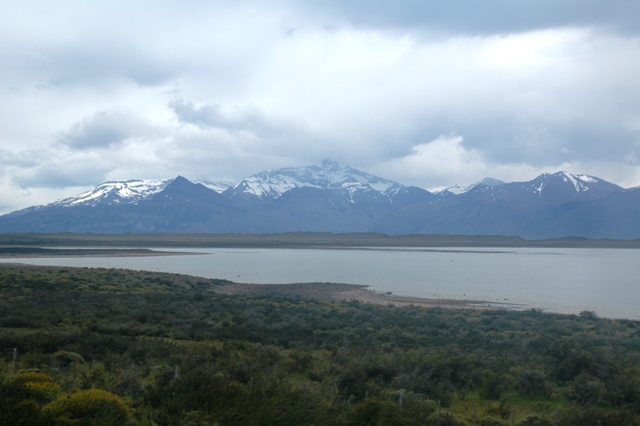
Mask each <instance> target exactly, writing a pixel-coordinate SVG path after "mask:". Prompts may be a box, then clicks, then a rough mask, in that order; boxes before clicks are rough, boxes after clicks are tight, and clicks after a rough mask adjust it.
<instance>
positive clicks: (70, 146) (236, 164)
mask: <svg viewBox="0 0 640 426" xmlns="http://www.w3.org/2000/svg"><path fill="white" fill-rule="evenodd" d="M639 9H640V8H639V7H638V6H637V2H634V1H624V0H620V1H618V0H612V1H607V2H604V1H601V0H586V1H580V2H578V1H577V0H561V1H553V2H552V1H551V0H541V1H539V2H526V1H509V0H487V1H486V2H478V1H474V0H467V1H462V0H452V1H446V2H442V1H438V2H436V1H434V0H426V1H422V0H420V1H418V0H403V1H402V0H401V1H399V2H395V3H389V2H382V1H379V0H373V1H369V2H364V1H340V2H338V1H335V0H326V1H318V2H306V1H305V2H302V1H298V0H276V1H275V2H271V3H269V4H268V5H267V4H265V3H263V2H257V1H252V0H243V1H239V2H228V1H216V2H199V1H193V0H187V1H185V2H179V3H178V2H172V1H169V2H160V3H154V4H151V3H136V2H104V1H96V2H91V3H87V2H79V1H75V2H74V1H71V2H58V3H42V2H34V1H30V0H25V1H24V2H20V3H15V4H12V3H7V2H5V3H4V4H1V5H0V50H2V52H3V58H4V59H6V60H5V61H4V62H3V65H4V63H6V66H3V67H2V68H0V116H2V117H3V120H1V121H0V137H1V138H2V149H4V151H0V167H1V168H2V169H1V171H2V173H3V174H2V182H3V183H4V185H5V188H10V187H16V188H18V189H19V190H20V191H24V190H25V189H24V188H28V187H30V186H31V187H32V188H35V187H47V188H51V192H50V194H51V196H52V197H53V196H56V195H57V194H59V193H60V189H59V188H60V186H64V185H85V184H86V185H93V184H98V183H100V181H101V180H102V179H128V178H152V177H153V178H167V177H173V176H175V175H178V174H182V175H185V176H188V177H193V178H209V179H211V180H216V179H226V180H234V181H237V180H240V179H242V178H244V177H246V176H248V175H250V174H253V173H256V172H259V171H261V170H264V169H266V168H274V167H282V166H299V165H305V164H310V163H314V162H318V161H319V160H321V159H322V158H333V159H335V160H337V161H339V162H340V163H342V164H350V165H352V166H354V167H357V168H360V169H362V170H368V171H371V172H375V173H377V174H378V175H380V176H385V177H389V178H393V179H395V180H398V181H400V182H403V183H412V184H419V185H420V186H424V187H427V188H433V187H435V186H446V185H450V184H454V183H471V182H474V181H476V180H479V179H481V178H483V177H485V176H493V177H496V178H500V179H502V180H509V179H512V178H513V179H528V178H531V177H533V176H535V173H538V172H542V171H555V170H558V169H559V168H563V167H564V168H573V169H571V170H567V171H576V172H580V173H589V174H597V173H603V174H604V175H603V176H601V177H603V178H608V177H613V178H615V179H617V180H615V182H620V183H623V182H624V183H625V184H626V185H629V186H631V185H634V184H635V185H637V184H640V173H639V172H638V170H640V163H639V162H640V152H639V150H640V144H638V141H639V140H640V79H638V78H637V75H639V74H640V37H639V36H638V34H639V33H638V26H640V19H639V18H638V11H639ZM442 135H444V136H442ZM433 159H437V160H433ZM434 161H435V162H434ZM590 168H592V169H593V170H595V171H596V172H594V171H593V170H591V169H590ZM576 169H579V170H576ZM54 188H56V189H54ZM33 194H36V192H33ZM37 194H38V195H37V196H43V197H44V196H45V194H46V191H44V190H42V191H40V192H37ZM33 196H36V195H33ZM16 197H18V196H17V195H16ZM29 197H32V196H29ZM18 198H19V197H18ZM18 198H15V199H18ZM12 199H13V198H12ZM29 199H30V200H32V199H33V198H29ZM48 201H52V200H48Z"/></svg>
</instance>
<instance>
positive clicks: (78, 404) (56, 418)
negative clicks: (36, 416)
mask: <svg viewBox="0 0 640 426" xmlns="http://www.w3.org/2000/svg"><path fill="white" fill-rule="evenodd" d="M42 414H43V417H44V418H46V419H47V420H48V421H50V422H51V423H52V424H63V423H64V422H65V421H69V420H71V421H74V420H75V421H80V423H81V424H87V425H94V424H95V425H99V424H104V425H107V424H108V425H118V424H125V423H126V422H127V420H128V419H129V418H130V417H131V409H130V408H129V406H127V404H126V403H125V402H124V401H123V400H122V398H120V397H119V396H117V395H114V394H112V393H111V392H107V391H103V390H101V389H89V390H84V391H80V392H76V393H74V394H72V395H69V396H67V397H62V398H59V399H57V400H55V401H53V402H51V403H49V404H47V405H45V406H44V407H43V409H42Z"/></svg>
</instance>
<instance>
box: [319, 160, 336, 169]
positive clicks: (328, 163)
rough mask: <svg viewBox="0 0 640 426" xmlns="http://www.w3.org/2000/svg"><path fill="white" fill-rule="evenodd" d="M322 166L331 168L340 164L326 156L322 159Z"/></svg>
mask: <svg viewBox="0 0 640 426" xmlns="http://www.w3.org/2000/svg"><path fill="white" fill-rule="evenodd" d="M322 166H323V167H327V168H332V169H339V168H340V165H339V164H338V162H337V161H333V160H330V159H328V158H325V159H324V160H322Z"/></svg>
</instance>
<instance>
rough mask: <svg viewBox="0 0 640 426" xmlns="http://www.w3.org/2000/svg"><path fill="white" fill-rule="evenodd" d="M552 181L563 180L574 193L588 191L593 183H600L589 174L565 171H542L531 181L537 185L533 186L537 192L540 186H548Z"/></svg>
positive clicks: (592, 186) (539, 191) (540, 190)
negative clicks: (569, 185) (575, 173)
mask: <svg viewBox="0 0 640 426" xmlns="http://www.w3.org/2000/svg"><path fill="white" fill-rule="evenodd" d="M553 181H556V182H560V181H561V182H563V183H565V184H571V187H573V189H574V190H575V192H576V195H578V194H580V193H583V192H586V191H589V190H591V189H593V188H594V187H595V185H598V184H600V183H601V182H603V181H601V180H600V179H598V178H596V177H593V176H589V175H574V174H571V173H567V172H557V173H553V174H551V173H543V174H541V175H540V176H538V177H537V178H536V179H534V180H533V181H532V182H533V183H534V185H536V186H537V187H536V188H535V192H538V193H539V194H540V193H542V188H543V187H544V186H549V185H550V184H552V182H553Z"/></svg>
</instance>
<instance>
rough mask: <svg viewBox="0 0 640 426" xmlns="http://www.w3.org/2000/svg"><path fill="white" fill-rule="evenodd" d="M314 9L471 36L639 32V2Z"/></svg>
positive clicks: (476, 1)
mask: <svg viewBox="0 0 640 426" xmlns="http://www.w3.org/2000/svg"><path fill="white" fill-rule="evenodd" d="M301 3H306V2H301ZM315 8H317V9H318V10H324V11H326V10H332V11H333V13H334V14H335V15H336V16H339V17H344V18H346V19H347V20H349V21H350V22H352V23H353V24H355V25H365V26H375V27H394V26H395V27H406V26H413V27H425V28H428V29H431V30H436V31H443V32H446V33H459V34H468V35H477V34H485V35H486V34H499V33H517V32H526V31H532V30H538V29H547V28H555V27H572V26H597V27H603V28H607V29H609V30H611V31H615V32H622V33H631V34H638V33H640V3H639V2H637V1H635V0H536V1H529V0H471V1H470V0H447V1H443V0H400V1H395V2H389V1H384V0H368V1H367V0H354V1H340V0H325V1H322V2H316V3H315Z"/></svg>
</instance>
